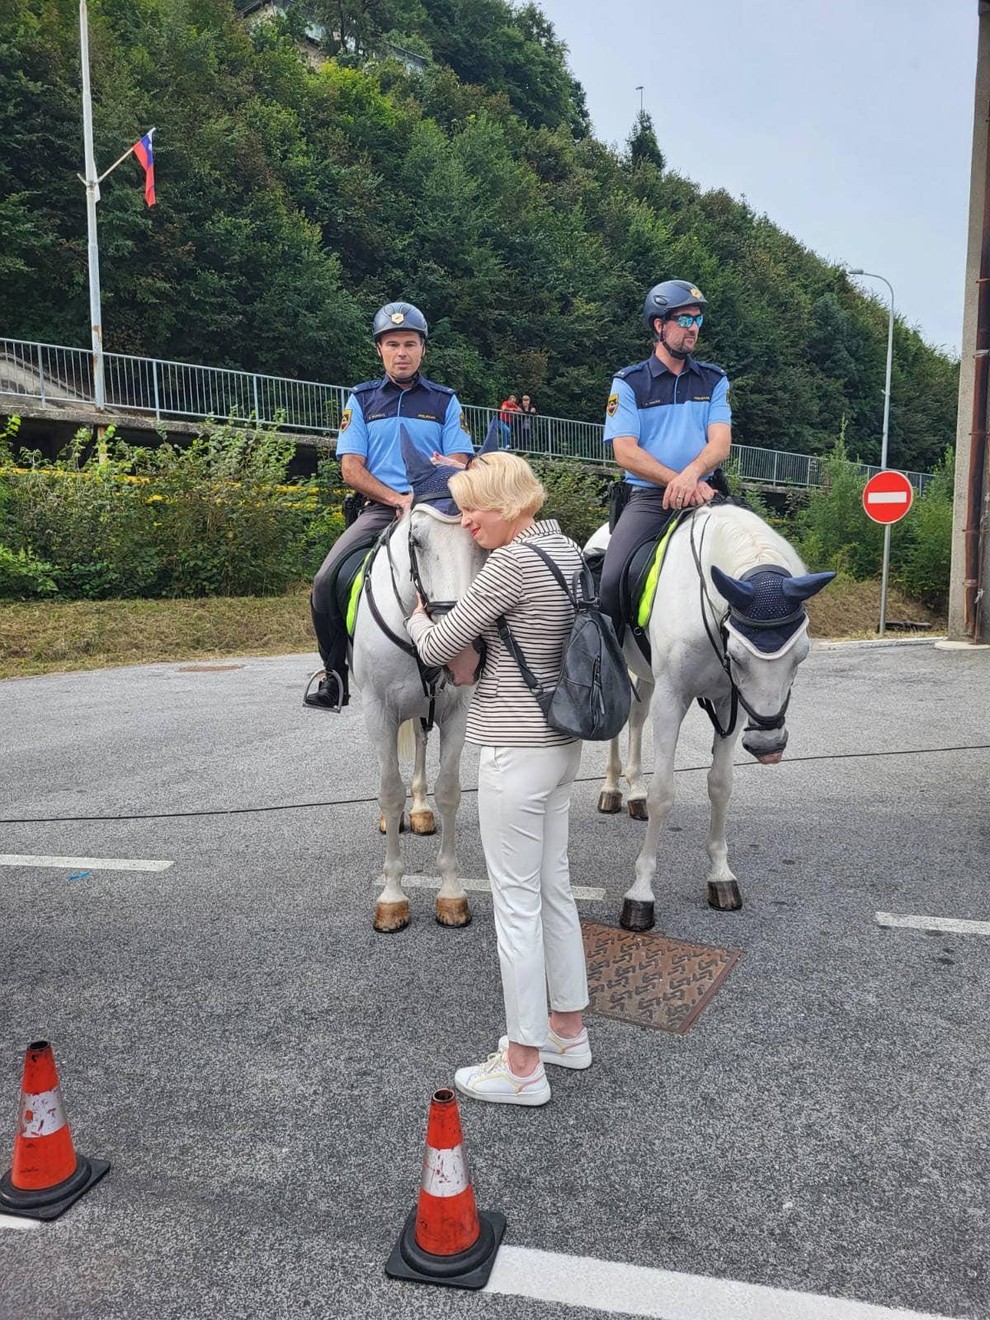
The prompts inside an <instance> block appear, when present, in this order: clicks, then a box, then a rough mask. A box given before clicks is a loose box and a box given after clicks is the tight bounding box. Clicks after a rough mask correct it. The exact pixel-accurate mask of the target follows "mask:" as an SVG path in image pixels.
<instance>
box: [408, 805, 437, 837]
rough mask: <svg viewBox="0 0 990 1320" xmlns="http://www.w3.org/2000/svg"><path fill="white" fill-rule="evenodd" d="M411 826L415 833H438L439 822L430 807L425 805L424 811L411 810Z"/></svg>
mask: <svg viewBox="0 0 990 1320" xmlns="http://www.w3.org/2000/svg"><path fill="white" fill-rule="evenodd" d="M409 828H410V829H411V830H412V832H413V834H436V832H437V822H436V820H435V818H434V816H433V812H432V811H431V810H430V809H429V807H424V808H423V810H422V811H411V812H410V813H409Z"/></svg>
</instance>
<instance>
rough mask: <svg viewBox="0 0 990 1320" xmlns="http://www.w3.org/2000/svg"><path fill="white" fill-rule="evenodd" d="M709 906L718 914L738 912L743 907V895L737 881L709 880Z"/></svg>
mask: <svg viewBox="0 0 990 1320" xmlns="http://www.w3.org/2000/svg"><path fill="white" fill-rule="evenodd" d="M708 906H709V907H713V908H715V909H716V911H718V912H738V911H739V909H740V908H741V907H742V895H741V894H740V892H739V886H738V885H737V884H736V882H735V880H709V881H708Z"/></svg>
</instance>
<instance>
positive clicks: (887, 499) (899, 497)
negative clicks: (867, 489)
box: [866, 490, 908, 504]
mask: <svg viewBox="0 0 990 1320" xmlns="http://www.w3.org/2000/svg"><path fill="white" fill-rule="evenodd" d="M866 502H867V504H907V502H908V497H907V491H906V490H878V491H874V492H873V493H872V494H870V495H867V497H866Z"/></svg>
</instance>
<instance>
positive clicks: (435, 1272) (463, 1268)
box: [385, 1210, 505, 1288]
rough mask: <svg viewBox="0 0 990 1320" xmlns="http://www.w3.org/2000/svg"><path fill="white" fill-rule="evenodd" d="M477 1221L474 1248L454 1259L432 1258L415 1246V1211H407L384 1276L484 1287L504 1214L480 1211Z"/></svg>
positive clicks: (414, 1281) (453, 1286) (449, 1257)
mask: <svg viewBox="0 0 990 1320" xmlns="http://www.w3.org/2000/svg"><path fill="white" fill-rule="evenodd" d="M478 1221H479V1223H480V1224H481V1233H480V1235H479V1237H478V1241H477V1242H476V1243H475V1244H474V1246H473V1247H469V1248H468V1249H467V1251H461V1252H459V1253H458V1254H457V1255H456V1256H434V1255H433V1254H432V1253H431V1252H429V1251H423V1249H422V1248H421V1247H418V1246H417V1245H416V1211H415V1210H412V1211H410V1214H409V1218H408V1219H407V1220H406V1222H405V1227H404V1228H403V1230H402V1233H401V1235H400V1237H399V1240H398V1242H397V1243H396V1244H395V1246H394V1247H393V1248H392V1254H391V1256H389V1258H388V1263H387V1264H386V1266H385V1273H386V1274H387V1275H388V1276H389V1278H391V1279H408V1280H410V1281H411V1282H413V1283H439V1284H441V1285H442V1286H443V1287H444V1288H483V1287H484V1286H485V1284H486V1283H487V1282H488V1277H489V1275H490V1274H491V1272H492V1266H493V1265H494V1264H495V1257H496V1256H497V1255H498V1247H499V1243H500V1242H501V1241H502V1234H503V1233H504V1232H505V1215H502V1214H499V1212H498V1211H497V1210H479V1211H478Z"/></svg>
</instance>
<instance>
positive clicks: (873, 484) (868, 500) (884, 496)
mask: <svg viewBox="0 0 990 1320" xmlns="http://www.w3.org/2000/svg"><path fill="white" fill-rule="evenodd" d="M913 499H914V487H913V486H912V485H911V483H910V481H908V479H907V477H906V476H905V475H904V473H903V472H895V471H894V470H893V469H892V468H887V469H885V470H884V471H883V472H878V473H877V474H876V476H874V477H870V479H869V481H868V482H867V483H866V485H865V486H864V487H863V508H864V509H865V510H866V514H867V517H869V518H872V519H873V521H874V522H878V523H895V522H898V521H899V520H900V519H901V518H903V517H904V515H905V514H906V513H907V511H908V509H910V507H911V501H912V500H913Z"/></svg>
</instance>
